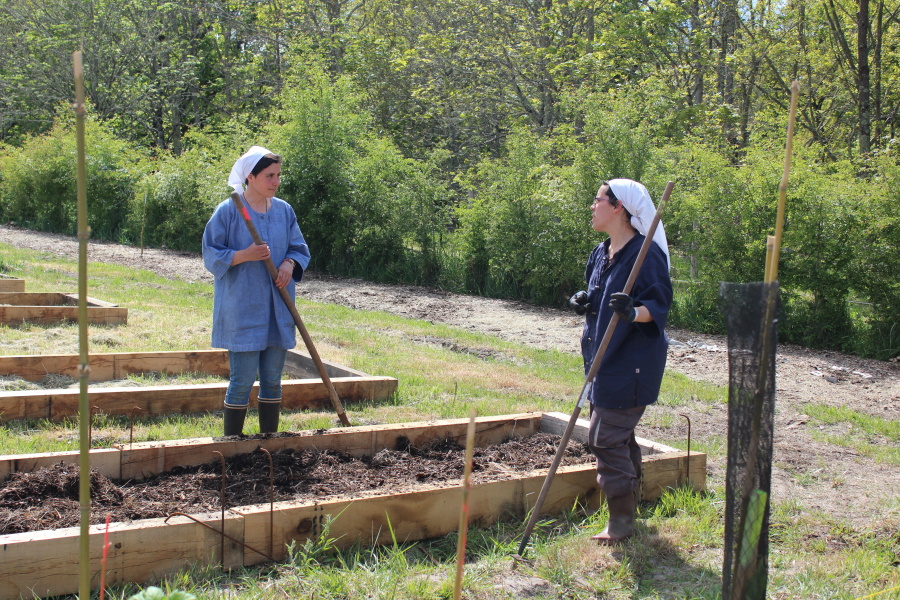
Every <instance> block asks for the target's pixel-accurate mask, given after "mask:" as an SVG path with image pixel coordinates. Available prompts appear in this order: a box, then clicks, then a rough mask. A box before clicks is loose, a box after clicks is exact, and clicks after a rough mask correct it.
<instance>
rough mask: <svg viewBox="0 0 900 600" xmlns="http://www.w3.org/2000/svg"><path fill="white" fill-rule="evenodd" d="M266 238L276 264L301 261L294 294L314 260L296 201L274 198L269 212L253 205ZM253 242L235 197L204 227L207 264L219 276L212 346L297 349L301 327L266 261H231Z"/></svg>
mask: <svg viewBox="0 0 900 600" xmlns="http://www.w3.org/2000/svg"><path fill="white" fill-rule="evenodd" d="M248 211H249V213H250V217H251V219H252V220H253V223H254V224H255V225H256V229H257V230H258V231H259V235H260V237H261V238H262V239H263V241H265V242H266V243H267V244H268V245H269V250H270V253H271V257H272V262H274V263H275V265H276V267H277V266H278V265H280V264H281V263H282V261H284V259H285V258H292V259H294V261H295V262H296V264H297V266H296V268H295V269H294V275H293V278H292V279H291V281H290V283H288V286H287V290H288V292H289V293H290V296H291V299H292V300H293V299H294V297H295V296H294V285H295V282H298V281H300V280H301V279H302V278H303V271H304V270H305V269H306V267H307V265H309V259H310V254H309V247H307V245H306V241H305V240H304V239H303V234H302V233H301V232H300V227H299V226H298V224H297V216H296V215H295V214H294V209H293V208H292V207H291V205H290V204H288V203H287V202H285V201H284V200H280V199H278V198H272V204H271V206H270V207H269V210H268V211H266V212H265V213H258V212H256V211H254V210H253V209H252V208H248ZM252 243H253V238H252V237H251V236H250V232H249V231H247V226H246V225H245V224H244V221H243V218H242V217H241V215H240V214H238V211H237V209H236V208H235V206H234V204H233V202H232V201H231V199H230V198H229V199H228V200H225V201H224V202H222V203H221V204H219V206H217V207H216V210H215V211H214V212H213V215H212V217H211V218H210V219H209V222H208V223H207V224H206V228H205V230H204V231H203V264H204V266H206V268H207V270H209V272H210V273H212V274H213V275H214V276H215V286H214V294H215V295H214V297H213V328H212V346H213V347H214V348H225V349H227V350H232V351H234V352H250V351H258V350H264V349H265V348H268V347H270V346H275V347H278V348H285V349H291V348H293V347H294V346H295V345H296V326H295V324H294V319H293V317H291V313H290V312H289V311H288V309H287V306H285V304H284V300H282V298H281V294H280V293H279V291H278V289H277V288H276V287H275V284H274V283H273V282H272V277H271V275H269V271H268V269H266V265H265V262H264V261H250V262H245V263H241V264H239V265H235V266H231V261H232V260H233V258H234V253H235V252H236V251H238V250H243V249H244V248H246V247H247V246H249V245H250V244H252Z"/></svg>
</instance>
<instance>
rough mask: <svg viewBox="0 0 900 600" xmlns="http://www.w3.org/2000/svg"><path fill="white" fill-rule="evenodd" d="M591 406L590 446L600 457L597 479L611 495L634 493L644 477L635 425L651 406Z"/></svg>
mask: <svg viewBox="0 0 900 600" xmlns="http://www.w3.org/2000/svg"><path fill="white" fill-rule="evenodd" d="M591 408H592V410H591V425H590V429H589V430H588V447H589V448H590V449H591V452H592V453H593V454H594V457H595V458H596V459H597V483H598V484H599V485H600V489H601V490H603V493H604V494H605V495H606V497H607V498H616V497H618V496H624V495H626V494H633V493H634V491H635V490H636V489H637V485H638V480H639V479H640V477H641V448H640V446H638V443H637V441H636V440H635V438H634V428H635V427H637V424H638V421H640V420H641V417H642V416H643V415H644V410H645V409H646V408H647V407H646V406H637V407H635V408H623V409H617V408H596V407H593V406H592V407H591Z"/></svg>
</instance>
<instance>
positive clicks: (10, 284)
mask: <svg viewBox="0 0 900 600" xmlns="http://www.w3.org/2000/svg"><path fill="white" fill-rule="evenodd" d="M24 291H25V280H24V279H19V278H18V277H11V276H9V275H3V274H0V292H24Z"/></svg>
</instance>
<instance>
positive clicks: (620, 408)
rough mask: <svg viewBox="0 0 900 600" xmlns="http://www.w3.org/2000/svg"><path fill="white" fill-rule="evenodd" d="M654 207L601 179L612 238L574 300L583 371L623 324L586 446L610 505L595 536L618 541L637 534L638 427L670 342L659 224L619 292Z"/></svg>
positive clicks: (602, 220) (594, 216)
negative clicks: (613, 323) (611, 327)
mask: <svg viewBox="0 0 900 600" xmlns="http://www.w3.org/2000/svg"><path fill="white" fill-rule="evenodd" d="M655 214H656V209H655V207H654V206H653V202H652V200H651V199H650V194H649V193H648V192H647V188H645V187H644V186H643V185H642V184H640V183H638V182H636V181H632V180H630V179H612V180H610V181H608V182H606V183H604V184H603V185H602V186H601V187H600V190H599V191H598V192H597V196H596V197H595V198H594V203H593V204H592V205H591V225H592V226H593V228H594V230H595V231H599V232H604V233H606V234H607V235H608V236H609V237H608V238H607V239H606V240H605V241H603V242H602V243H601V244H599V245H598V246H597V247H596V248H594V250H593V252H591V255H590V257H589V258H588V263H587V269H586V271H585V279H586V280H587V284H588V289H587V290H586V291H582V292H578V293H576V294H575V295H574V296H572V298H571V299H570V301H569V303H570V305H571V306H572V308H573V309H574V310H575V311H576V312H577V313H578V314H583V315H585V317H586V319H585V324H584V333H583V334H582V338H581V352H582V357H583V358H584V365H585V367H584V368H585V373H587V372H588V370H589V369H590V366H591V363H592V362H593V360H594V356H595V355H596V353H597V348H598V347H599V346H600V343H601V341H602V339H603V336H604V334H605V332H606V328H607V325H608V324H609V322H610V319H612V316H613V314H618V315H619V317H620V322H619V324H618V326H617V327H616V328H615V331H614V333H613V335H612V338H611V340H610V343H609V346H607V349H606V352H605V353H604V355H603V361H602V362H601V364H600V368H599V370H598V371H597V375H596V377H595V378H594V381H593V382H592V385H591V398H590V399H591V421H590V428H589V431H588V446H589V447H590V449H591V451H592V453H593V454H594V457H595V458H596V459H597V482H598V484H599V485H600V489H601V490H603V493H604V495H605V496H606V499H607V505H608V508H609V523H608V525H607V527H606V529H604V530H603V532H601V533H600V534H598V535H595V536H593V539H595V540H596V541H598V542H600V543H603V544H614V543H618V542H620V541H622V540H624V539H625V538H627V537H630V536H631V535H633V534H634V520H635V510H636V504H637V503H636V493H637V489H638V483H639V480H640V476H641V449H640V447H639V446H638V444H637V441H636V440H635V435H634V429H635V427H636V426H637V424H638V421H640V419H641V417H642V416H643V414H644V410H645V409H646V407H647V405H649V404H652V403H654V402H656V398H657V395H658V394H659V389H660V385H661V383H662V377H663V371H664V369H665V366H666V352H667V349H668V346H669V342H668V339H667V338H666V333H665V326H666V318H667V316H668V314H669V306H670V305H671V304H672V282H671V280H670V278H669V250H668V245H667V243H666V236H665V232H664V231H663V227H662V224H661V223H660V224H659V225H658V227H657V229H656V232H655V233H654V236H653V240H652V242H653V243H651V244H650V248H649V251H648V252H647V255H646V257H645V258H644V262H643V264H642V266H641V269H640V273H639V275H638V277H637V280H636V281H635V283H634V286H633V288H632V290H631V294H630V295H626V294H624V293H622V290H623V289H624V288H625V282H626V281H627V280H628V276H629V275H630V273H631V268H632V267H633V266H634V263H635V259H636V258H637V255H638V253H639V252H640V249H641V245H642V244H643V242H644V239H645V237H644V236H645V234H646V233H647V231H648V227H649V226H650V224H651V223H652V221H653V217H654V216H655Z"/></svg>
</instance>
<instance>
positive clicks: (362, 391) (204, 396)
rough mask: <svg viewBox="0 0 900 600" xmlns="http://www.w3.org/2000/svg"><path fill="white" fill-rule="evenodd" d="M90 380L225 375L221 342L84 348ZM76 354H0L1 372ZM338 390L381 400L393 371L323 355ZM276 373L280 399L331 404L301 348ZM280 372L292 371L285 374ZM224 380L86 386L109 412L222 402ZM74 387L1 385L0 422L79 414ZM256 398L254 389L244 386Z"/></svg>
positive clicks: (351, 397)
mask: <svg viewBox="0 0 900 600" xmlns="http://www.w3.org/2000/svg"><path fill="white" fill-rule="evenodd" d="M88 358H89V361H90V363H89V364H90V380H91V381H93V382H98V381H111V380H116V379H122V378H124V377H126V376H127V375H131V374H140V373H163V374H166V375H177V374H180V373H202V374H207V375H216V376H220V377H223V378H227V377H228V373H229V366H228V353H227V352H226V351H225V350H197V351H189V352H177V351H176V352H129V353H122V352H110V353H98V354H91V355H89V357H88ZM78 361H79V357H78V355H77V354H57V355H20V356H0V376H4V377H19V378H21V379H25V380H28V381H35V382H37V381H40V380H41V379H43V378H44V377H45V376H47V375H48V374H56V375H66V376H69V377H73V378H77V377H78ZM323 363H324V364H325V370H326V372H327V373H328V377H329V378H330V379H331V381H332V383H333V384H334V387H335V391H336V392H337V394H338V396H340V397H341V398H343V399H344V400H345V401H350V402H354V401H359V400H383V399H386V398H389V397H390V396H391V395H392V394H393V393H394V392H395V391H396V390H397V380H396V379H395V378H393V377H376V376H373V375H367V374H366V373H363V372H361V371H356V370H353V369H350V368H349V367H345V366H342V365H339V364H336V363H331V362H328V361H323ZM285 377H286V378H285V379H284V380H283V381H282V407H283V408H285V409H288V410H298V409H310V408H322V407H330V406H331V403H330V401H329V398H328V390H327V389H326V388H325V384H324V383H323V382H322V379H321V378H319V375H318V371H316V368H315V365H314V363H313V361H312V359H311V358H310V356H309V355H308V354H305V353H302V352H299V351H297V350H290V351H288V354H287V358H286V359H285ZM287 377H291V378H290V379H288V378H287ZM227 387H228V382H227V381H224V380H223V381H222V382H220V383H205V384H196V385H156V386H146V387H124V386H123V387H95V388H90V387H89V389H88V393H89V401H90V404H91V406H96V407H97V409H95V410H97V411H99V412H102V413H105V414H108V415H131V414H134V408H135V407H138V408H140V412H139V413H138V414H139V415H140V416H152V415H163V414H169V413H181V414H187V413H197V412H209V411H215V410H221V409H222V401H223V399H224V398H225V389H226V388H227ZM78 396H79V391H78V389H52V390H24V391H5V392H0V422H2V421H4V420H9V419H50V420H52V421H59V420H62V419H64V418H66V417H72V416H75V415H77V414H78ZM251 398H256V389H255V387H254V391H253V392H252V393H251Z"/></svg>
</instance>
